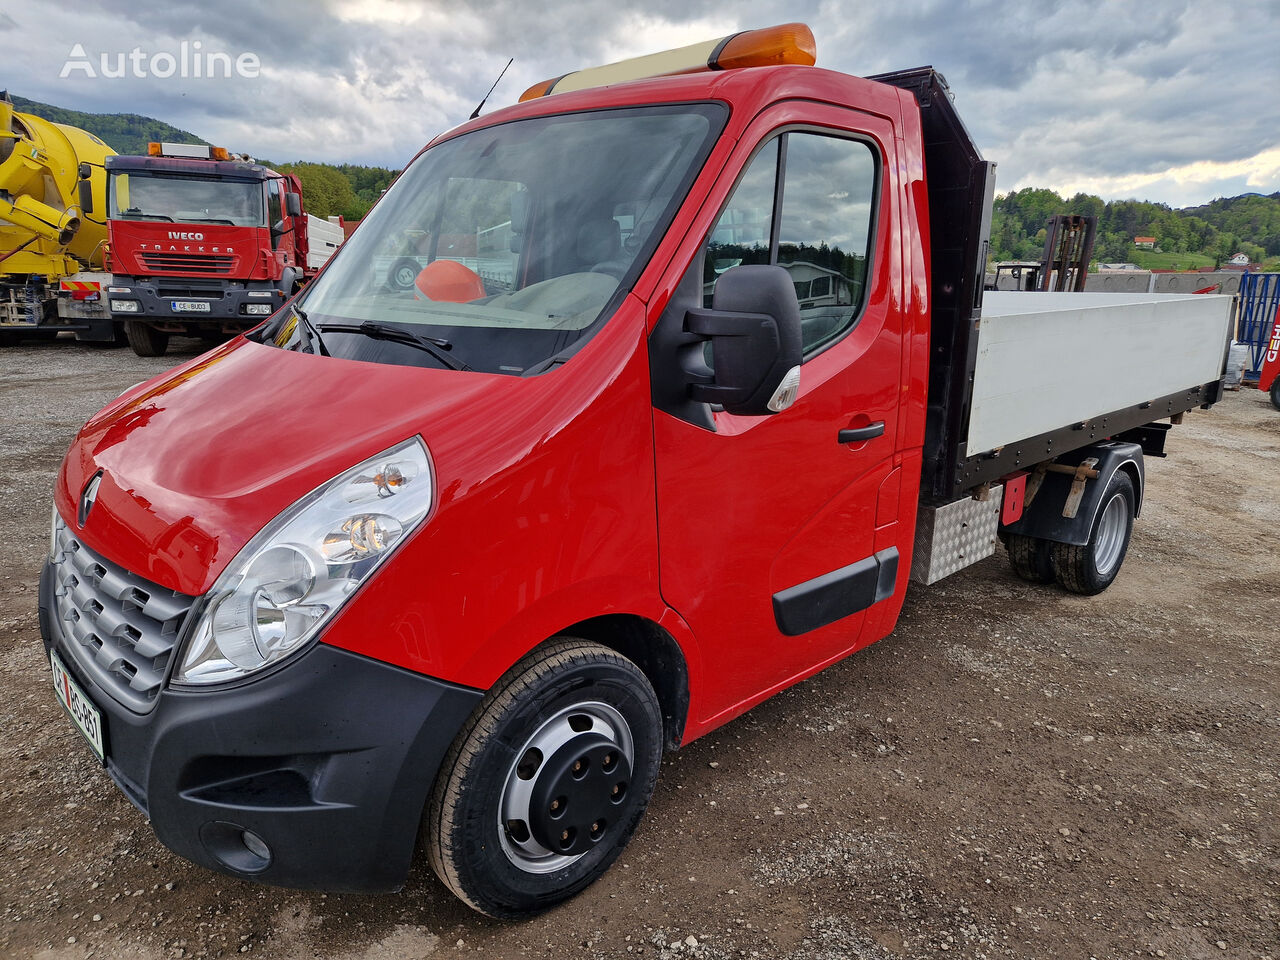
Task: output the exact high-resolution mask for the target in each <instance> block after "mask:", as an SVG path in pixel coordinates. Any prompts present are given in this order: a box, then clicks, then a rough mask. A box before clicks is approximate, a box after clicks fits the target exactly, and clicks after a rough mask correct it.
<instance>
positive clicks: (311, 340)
mask: <svg viewBox="0 0 1280 960" xmlns="http://www.w3.org/2000/svg"><path fill="white" fill-rule="evenodd" d="M289 309H290V310H292V311H293V313H294V316H296V317H297V318H298V320H300V321H301V322H302V330H303V332H304V333H305V334H306V338H305V339H306V341H307V346H309V347H311V352H312V353H319V354H320V356H322V357H329V356H332V354H331V353H329V349H328V348H327V347H326V346H325V345H324V338H323V337H321V336H320V331H319V330H317V329H316V325H315V324H314V323H312V322H311V320H310V319H308V317H307V312H306V311H305V310H303V309H302V308H301V307H299V306H297V305H295V304H292V303H291V304H289Z"/></svg>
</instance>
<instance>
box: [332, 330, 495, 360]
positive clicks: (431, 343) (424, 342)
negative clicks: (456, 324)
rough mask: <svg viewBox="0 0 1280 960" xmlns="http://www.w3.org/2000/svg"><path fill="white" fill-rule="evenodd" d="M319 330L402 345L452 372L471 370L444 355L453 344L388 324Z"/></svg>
mask: <svg viewBox="0 0 1280 960" xmlns="http://www.w3.org/2000/svg"><path fill="white" fill-rule="evenodd" d="M320 329H321V330H332V331H334V332H335V333H360V334H363V335H364V336H366V337H369V338H370V339H372V340H390V341H392V342H394V343H403V344H405V345H406V346H410V347H417V348H418V349H419V350H425V351H426V352H427V353H429V354H431V355H432V356H433V357H435V358H436V359H437V360H439V361H440V362H441V363H443V364H444V365H445V366H446V367H449V368H450V369H452V370H470V369H471V367H470V366H469V365H468V364H466V363H464V362H463V361H462V360H459V359H457V358H456V357H451V356H449V354H447V353H445V351H446V350H452V349H453V344H451V343H450V342H449V341H448V340H441V339H440V338H439V337H424V336H421V335H420V334H416V333H413V332H412V331H409V330H404V329H401V328H400V327H393V326H391V325H390V324H386V323H375V322H374V321H372V320H366V321H364V323H326V324H322V325H321V327H320Z"/></svg>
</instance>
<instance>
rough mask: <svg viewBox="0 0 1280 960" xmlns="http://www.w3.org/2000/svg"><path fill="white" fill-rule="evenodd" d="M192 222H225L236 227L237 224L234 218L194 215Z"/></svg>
mask: <svg viewBox="0 0 1280 960" xmlns="http://www.w3.org/2000/svg"><path fill="white" fill-rule="evenodd" d="M191 222H192V223H225V224H226V225H227V226H229V227H234V226H235V225H236V222H235V221H234V220H225V219H223V218H222V217H192V218H191Z"/></svg>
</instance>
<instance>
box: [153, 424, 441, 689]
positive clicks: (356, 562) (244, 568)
mask: <svg viewBox="0 0 1280 960" xmlns="http://www.w3.org/2000/svg"><path fill="white" fill-rule="evenodd" d="M431 498H432V482H431V461H430V458H429V456H428V454H427V449H426V447H425V446H424V445H423V443H422V441H421V440H419V439H418V438H417V437H414V438H413V439H412V440H409V441H406V442H405V443H402V444H399V445H398V446H395V447H392V448H391V449H390V450H387V451H385V452H384V453H380V454H379V455H378V456H376V457H372V458H370V459H368V460H366V461H365V462H364V463H362V464H360V465H359V466H357V467H354V468H352V469H351V470H348V471H346V472H345V473H343V474H341V475H340V476H338V477H336V478H334V479H333V480H331V481H329V482H328V483H326V484H324V485H323V486H321V487H319V488H317V489H315V490H313V491H311V493H309V494H307V495H306V496H305V497H303V498H302V499H301V500H299V501H298V502H297V503H295V504H294V505H293V506H292V507H290V508H289V509H288V510H286V511H285V512H284V513H282V514H280V516H278V517H277V518H276V519H275V520H273V521H272V522H271V523H269V524H268V525H267V526H266V527H265V528H263V530H262V532H261V533H259V534H258V535H257V536H256V537H254V538H253V539H252V540H251V541H249V543H248V545H246V546H245V548H244V549H243V550H241V551H240V553H239V554H238V555H237V556H236V558H235V559H234V560H232V561H231V564H230V566H228V567H227V569H226V570H225V571H223V573H222V575H221V576H220V577H219V578H218V581H217V583H215V584H214V586H213V589H212V590H210V591H209V598H208V603H207V604H206V605H205V608H204V611H203V613H202V614H201V616H200V620H199V622H198V623H196V625H195V627H194V628H193V629H192V632H191V635H190V637H189V638H188V640H187V644H186V648H185V650H184V653H183V657H182V663H181V664H180V665H179V667H178V671H177V673H176V674H175V676H174V682H175V683H177V684H208V683H223V682H226V681H229V680H238V679H240V678H242V677H245V676H247V675H249V674H251V673H253V672H254V671H256V670H260V669H261V668H263V667H266V666H268V665H269V664H273V663H276V662H277V661H279V660H281V659H282V658H284V657H287V656H289V655H290V654H293V653H296V652H298V651H300V650H302V649H303V647H304V646H306V644H307V642H308V641H309V640H311V639H312V638H314V637H315V636H316V634H317V633H318V632H319V630H320V628H321V627H322V626H323V625H324V624H325V623H326V622H327V621H328V620H329V619H330V618H331V617H332V616H333V615H334V613H335V612H337V610H338V608H339V607H341V606H342V604H343V603H344V602H345V601H346V599H347V598H348V597H349V596H351V594H352V593H354V592H355V590H356V588H357V587H358V586H360V584H361V583H362V582H363V581H364V580H365V579H366V578H367V577H368V576H369V575H370V574H371V573H373V571H374V570H375V569H376V568H377V566H378V565H379V564H380V563H381V562H382V561H383V560H385V559H386V558H387V556H388V555H389V554H390V553H391V551H392V550H394V549H395V548H396V546H398V545H399V544H400V543H401V542H403V541H404V540H405V539H406V538H407V537H408V536H409V534H410V533H412V532H413V531H414V529H416V528H417V527H418V526H419V525H420V524H421V523H422V522H423V520H424V519H426V516H427V513H428V512H429V511H430V509H431Z"/></svg>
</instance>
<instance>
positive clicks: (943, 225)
mask: <svg viewBox="0 0 1280 960" xmlns="http://www.w3.org/2000/svg"><path fill="white" fill-rule="evenodd" d="M869 79H872V80H876V81H879V82H881V83H887V84H891V85H893V86H896V87H901V88H903V89H905V90H909V91H911V93H912V94H913V95H914V96H915V98H916V102H917V103H918V104H919V106H920V121H921V127H922V131H923V135H924V155H925V178H926V181H927V182H928V186H929V229H930V265H929V268H930V277H929V311H930V339H931V343H930V350H929V401H928V416H927V419H926V423H925V441H924V469H923V476H922V478H921V496H922V497H923V498H925V499H928V500H935V501H947V500H951V499H954V498H955V497H956V496H958V495H960V494H963V493H964V492H966V491H968V490H971V489H973V488H974V487H977V486H979V485H981V484H983V483H987V482H989V481H992V480H995V479H997V478H998V477H1001V476H1004V475H1005V474H1008V473H1012V472H1014V471H1016V470H1019V469H1025V468H1027V467H1030V466H1034V465H1035V464H1037V463H1041V462H1043V461H1045V460H1051V459H1053V458H1054V457H1058V456H1061V455H1062V454H1065V453H1068V452H1070V451H1071V450H1075V449H1078V448H1080V447H1084V446H1088V445H1089V444H1091V443H1094V442H1096V441H1098V440H1104V439H1106V438H1108V437H1115V436H1118V435H1119V434H1122V433H1125V432H1126V431H1130V430H1134V429H1136V428H1138V427H1141V426H1143V425H1145V424H1147V423H1151V422H1153V421H1156V420H1160V419H1162V418H1166V417H1171V416H1174V415H1176V414H1179V413H1183V412H1185V411H1187V410H1191V409H1193V408H1195V407H1198V406H1207V405H1209V404H1211V403H1214V402H1216V401H1217V400H1219V399H1220V398H1221V395H1222V374H1223V370H1224V369H1225V366H1226V351H1227V347H1228V345H1229V341H1228V330H1229V322H1230V321H1229V315H1230V298H1228V297H1209V296H1194V295H1187V296H1183V295H1170V294H1165V295H1159V294H1090V293H1014V292H989V293H986V294H985V300H984V293H983V283H982V281H983V276H984V274H985V270H986V262H987V247H988V237H989V235H990V228H991V201H992V197H993V195H994V192H995V164H993V163H991V162H989V161H986V160H983V158H982V155H981V153H980V152H979V151H978V149H977V146H976V145H975V144H974V142H973V139H972V138H971V137H970V136H969V133H968V131H967V130H966V129H965V126H964V123H963V122H962V121H961V120H960V116H959V114H958V113H957V112H956V109H955V106H954V104H953V103H952V100H951V92H950V90H949V89H948V87H947V84H946V81H945V80H944V79H943V77H942V76H941V75H940V74H939V73H938V72H937V71H935V70H934V69H933V68H932V67H919V68H916V69H914V70H902V71H898V72H896V73H889V74H881V75H880V76H876V77H871V78H869Z"/></svg>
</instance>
